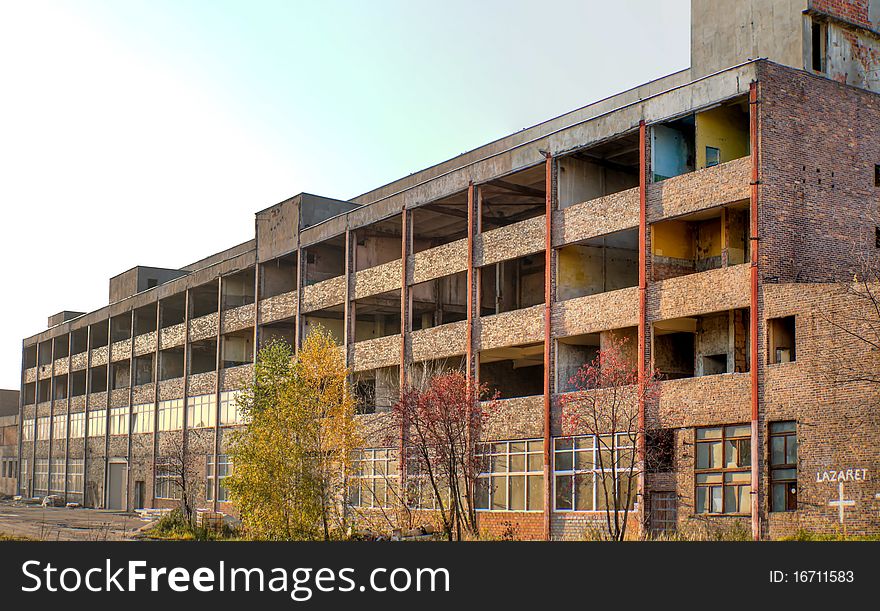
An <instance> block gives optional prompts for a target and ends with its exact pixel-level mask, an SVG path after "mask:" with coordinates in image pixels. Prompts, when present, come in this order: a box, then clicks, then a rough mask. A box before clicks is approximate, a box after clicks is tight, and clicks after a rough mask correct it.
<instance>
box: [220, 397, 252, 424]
mask: <svg viewBox="0 0 880 611" xmlns="http://www.w3.org/2000/svg"><path fill="white" fill-rule="evenodd" d="M240 394H241V391H240V390H224V391H223V392H221V393H220V426H235V425H238V424H246V422H245V419H244V414H242V413H241V410H240V409H239V407H238V403H237V401H238V397H239V395H240Z"/></svg>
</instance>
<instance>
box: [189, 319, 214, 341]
mask: <svg viewBox="0 0 880 611" xmlns="http://www.w3.org/2000/svg"><path fill="white" fill-rule="evenodd" d="M219 320H220V316H219V315H218V314H217V312H212V313H211V314H206V315H205V316H199V317H198V318H194V319H192V320H190V321H189V341H191V342H197V341H199V340H202V339H209V338H213V337H216V336H217V325H218V322H219Z"/></svg>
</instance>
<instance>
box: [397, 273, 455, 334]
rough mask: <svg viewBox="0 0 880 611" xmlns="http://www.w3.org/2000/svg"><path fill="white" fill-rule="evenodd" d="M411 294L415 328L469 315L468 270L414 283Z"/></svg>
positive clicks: (449, 321)
mask: <svg viewBox="0 0 880 611" xmlns="http://www.w3.org/2000/svg"><path fill="white" fill-rule="evenodd" d="M410 295H411V299H412V302H411V303H412V330H413V331H418V330H420V329H428V328H430V327H436V326H439V325H444V324H447V323H451V322H458V321H462V320H466V319H467V272H459V273H457V274H452V275H449V276H443V277H442V278H437V279H435V280H429V281H427V282H421V283H419V284H416V285H413V286H412V288H411V289H410Z"/></svg>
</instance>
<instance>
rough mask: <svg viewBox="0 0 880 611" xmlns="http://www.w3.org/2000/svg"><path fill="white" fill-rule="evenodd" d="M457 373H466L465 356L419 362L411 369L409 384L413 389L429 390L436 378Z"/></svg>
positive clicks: (408, 377)
mask: <svg viewBox="0 0 880 611" xmlns="http://www.w3.org/2000/svg"><path fill="white" fill-rule="evenodd" d="M456 371H457V372H461V373H464V371H465V362H464V355H462V356H450V357H447V358H442V359H430V360H427V361H419V362H417V363H413V364H412V366H411V367H410V370H409V372H408V374H407V384H409V385H410V386H412V387H413V388H427V387H428V386H429V385H430V384H431V380H433V379H434V378H435V377H437V376H440V375H445V374H448V373H452V372H456Z"/></svg>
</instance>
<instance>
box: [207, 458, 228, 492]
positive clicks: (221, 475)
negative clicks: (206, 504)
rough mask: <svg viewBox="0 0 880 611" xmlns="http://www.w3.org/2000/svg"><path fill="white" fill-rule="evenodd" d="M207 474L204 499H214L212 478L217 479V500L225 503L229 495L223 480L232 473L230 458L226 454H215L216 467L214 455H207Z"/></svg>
mask: <svg viewBox="0 0 880 611" xmlns="http://www.w3.org/2000/svg"><path fill="white" fill-rule="evenodd" d="M206 474H207V483H206V486H205V499H206V500H208V501H213V500H214V479H215V477H216V479H217V480H218V482H217V483H218V488H217V500H218V501H220V502H221V503H225V502H226V501H228V500H229V495H228V494H227V492H226V486H225V485H224V483H223V482H224V480H225V479H226V478H227V476H229V475H232V459H231V458H229V455H228V454H219V455H218V456H217V463H216V469H215V464H214V456H213V455H208V468H207V471H206Z"/></svg>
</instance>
